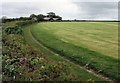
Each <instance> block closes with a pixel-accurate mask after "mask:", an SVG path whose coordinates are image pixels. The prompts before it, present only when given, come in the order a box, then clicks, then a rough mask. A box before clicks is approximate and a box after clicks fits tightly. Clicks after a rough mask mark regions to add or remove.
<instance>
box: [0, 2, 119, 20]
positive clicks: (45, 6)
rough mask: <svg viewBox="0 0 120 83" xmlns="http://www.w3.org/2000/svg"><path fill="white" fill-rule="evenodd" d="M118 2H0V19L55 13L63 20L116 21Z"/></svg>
mask: <svg viewBox="0 0 120 83" xmlns="http://www.w3.org/2000/svg"><path fill="white" fill-rule="evenodd" d="M118 1H119V0H1V1H0V2H2V3H0V13H1V14H0V17H2V16H7V17H8V18H13V17H14V18H15V17H22V16H23V17H24V16H30V15H31V14H36V15H37V14H46V13H48V12H55V13H56V15H59V16H61V17H62V18H63V19H65V20H68V19H70V20H72V19H73V20H74V19H78V20H84V19H85V20H86V19H87V20H117V19H118Z"/></svg>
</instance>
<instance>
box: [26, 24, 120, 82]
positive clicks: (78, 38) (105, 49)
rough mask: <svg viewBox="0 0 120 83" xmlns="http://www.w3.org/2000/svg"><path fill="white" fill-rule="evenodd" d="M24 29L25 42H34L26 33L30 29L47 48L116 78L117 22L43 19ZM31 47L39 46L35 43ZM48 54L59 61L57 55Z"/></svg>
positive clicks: (117, 77)
mask: <svg viewBox="0 0 120 83" xmlns="http://www.w3.org/2000/svg"><path fill="white" fill-rule="evenodd" d="M26 29H28V30H26V31H24V36H25V39H26V41H27V42H28V43H29V44H31V45H34V42H35V41H31V40H30V39H31V38H30V36H27V35H28V34H29V33H28V32H29V31H30V32H31V34H32V35H33V36H34V38H35V39H36V40H37V41H38V42H39V43H41V44H42V45H43V46H45V47H46V48H48V49H50V50H51V51H53V52H55V53H58V54H60V55H61V56H63V57H64V58H66V59H68V60H70V61H72V62H74V63H75V64H79V65H81V66H85V67H86V68H88V69H92V70H94V71H96V72H99V73H101V74H103V75H105V76H107V77H109V78H111V79H113V80H117V81H118V80H120V79H119V78H120V76H119V75H118V73H119V72H118V60H119V59H118V27H117V22H43V23H37V24H33V25H31V26H29V27H27V28H26ZM34 47H38V49H40V48H39V46H37V45H36V46H34ZM43 51H45V50H43ZM48 55H49V53H48ZM49 57H51V58H54V59H56V60H58V61H59V57H56V58H55V56H54V55H53V56H52V55H49Z"/></svg>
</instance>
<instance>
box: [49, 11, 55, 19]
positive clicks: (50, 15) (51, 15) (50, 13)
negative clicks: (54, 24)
mask: <svg viewBox="0 0 120 83" xmlns="http://www.w3.org/2000/svg"><path fill="white" fill-rule="evenodd" d="M47 14H48V15H47V16H48V17H51V18H53V17H54V16H56V15H55V13H54V12H49V13H47Z"/></svg>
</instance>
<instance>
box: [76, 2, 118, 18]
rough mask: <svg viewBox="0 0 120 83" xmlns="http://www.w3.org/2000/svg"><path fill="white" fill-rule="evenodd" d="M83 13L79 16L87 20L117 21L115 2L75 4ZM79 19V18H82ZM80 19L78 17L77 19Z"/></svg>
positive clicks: (116, 4) (116, 5)
mask: <svg viewBox="0 0 120 83" xmlns="http://www.w3.org/2000/svg"><path fill="white" fill-rule="evenodd" d="M75 4H76V5H77V6H78V7H79V8H81V9H82V10H83V11H82V12H84V15H83V13H82V14H81V13H80V14H79V16H82V17H84V18H86V19H87V18H89V19H100V18H101V19H102V18H103V19H117V18H118V17H117V16H118V3H117V2H80V3H75ZM82 17H81V18H82ZM79 18H80V17H79Z"/></svg>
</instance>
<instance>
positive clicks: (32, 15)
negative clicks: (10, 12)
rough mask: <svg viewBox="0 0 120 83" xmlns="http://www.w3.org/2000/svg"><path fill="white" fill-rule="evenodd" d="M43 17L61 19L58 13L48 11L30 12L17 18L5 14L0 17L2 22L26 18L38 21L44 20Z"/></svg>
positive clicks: (24, 19) (25, 19)
mask: <svg viewBox="0 0 120 83" xmlns="http://www.w3.org/2000/svg"><path fill="white" fill-rule="evenodd" d="M44 18H50V19H52V20H53V18H57V20H62V17H60V16H59V15H56V14H55V13H54V12H49V13H47V15H44V14H38V15H35V14H31V15H30V16H29V17H19V18H7V17H6V16H3V17H2V18H1V21H2V23H5V22H11V21H27V20H34V21H36V22H40V21H45V19H44Z"/></svg>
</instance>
